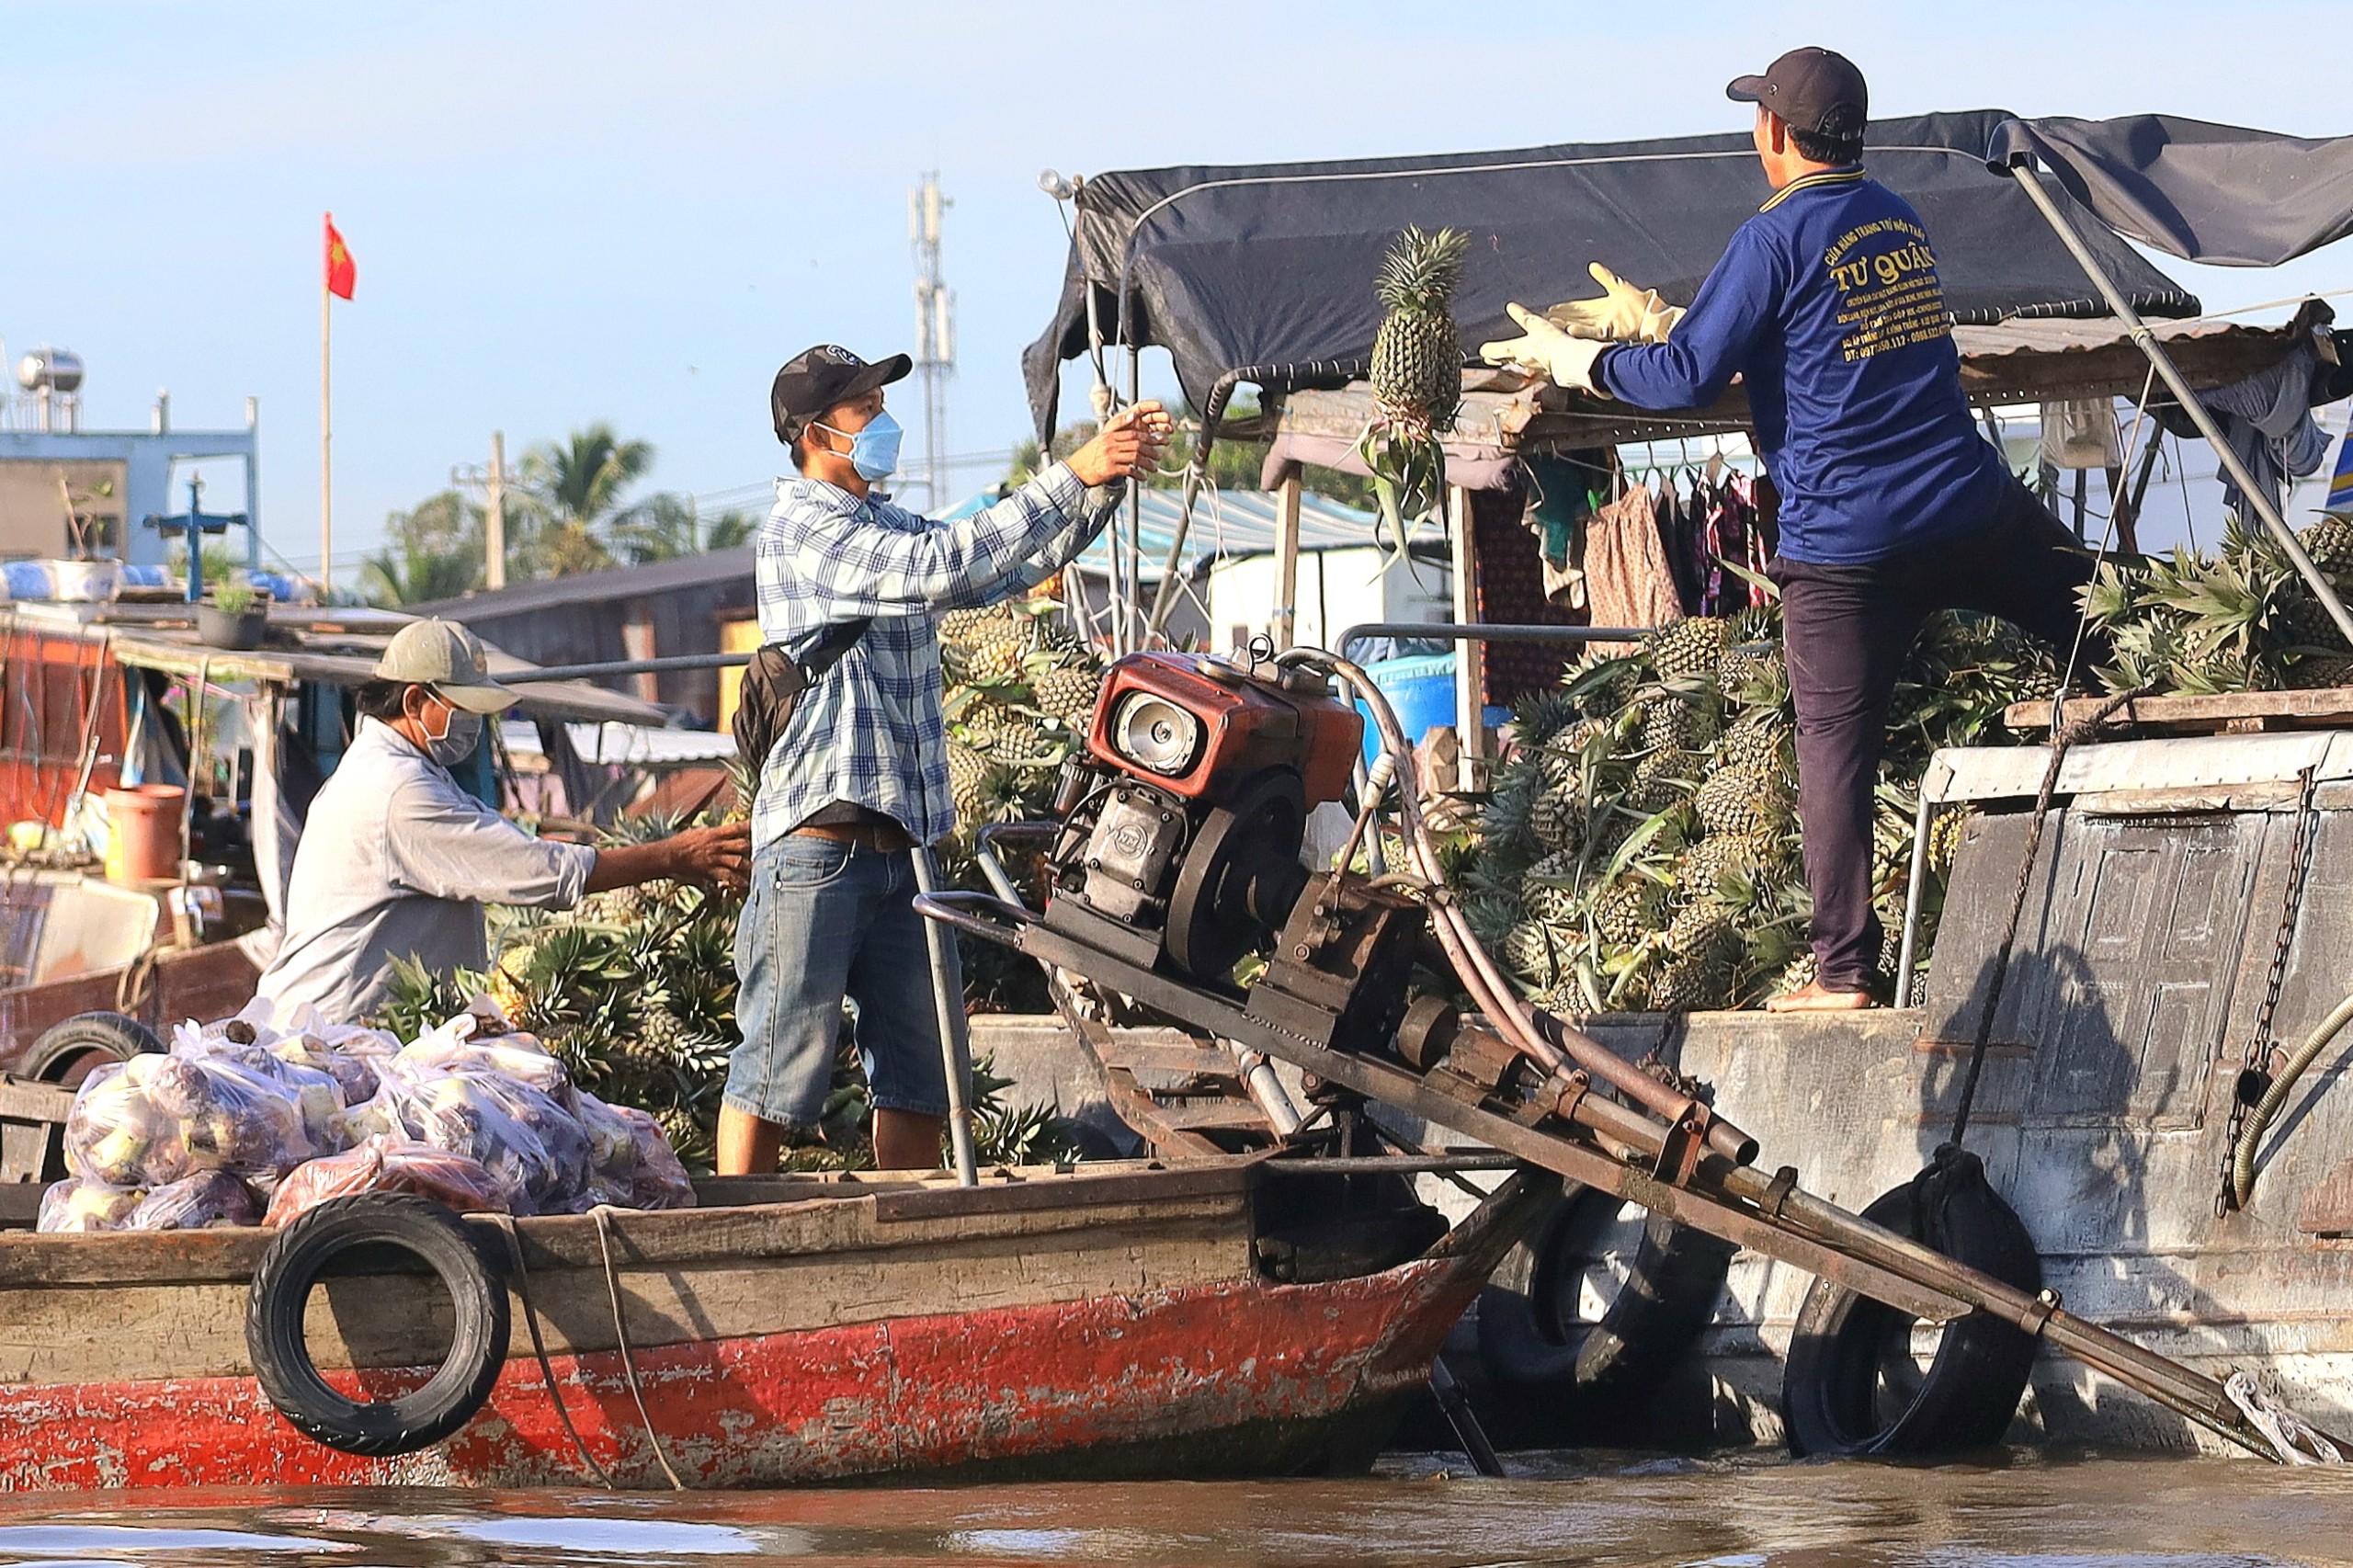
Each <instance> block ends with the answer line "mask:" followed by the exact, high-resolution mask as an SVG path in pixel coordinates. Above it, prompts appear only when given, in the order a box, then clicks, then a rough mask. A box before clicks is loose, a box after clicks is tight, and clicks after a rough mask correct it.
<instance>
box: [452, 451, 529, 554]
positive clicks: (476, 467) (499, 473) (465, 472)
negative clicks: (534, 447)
mask: <svg viewBox="0 0 2353 1568" xmlns="http://www.w3.org/2000/svg"><path fill="white" fill-rule="evenodd" d="M519 478H521V475H519V474H517V472H515V471H514V470H513V469H510V468H508V467H507V466H506V431H504V430H493V431H492V432H491V433H490V466H489V467H487V468H484V467H483V466H481V465H480V464H476V463H460V464H458V465H457V466H455V467H453V468H451V469H450V470H449V483H451V484H453V485H456V486H458V487H459V488H460V489H463V490H479V491H481V492H482V529H483V552H482V555H483V559H482V582H483V587H484V588H487V589H491V590H493V591H495V590H497V589H499V588H503V587H505V586H506V487H507V486H508V485H510V484H513V483H516V482H517V480H518V479H519Z"/></svg>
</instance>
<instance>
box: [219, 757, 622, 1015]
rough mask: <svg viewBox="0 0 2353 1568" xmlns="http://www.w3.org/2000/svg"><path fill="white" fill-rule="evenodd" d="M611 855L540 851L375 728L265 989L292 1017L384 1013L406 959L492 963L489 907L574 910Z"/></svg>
mask: <svg viewBox="0 0 2353 1568" xmlns="http://www.w3.org/2000/svg"><path fill="white" fill-rule="evenodd" d="M596 864H597V852H596V851H595V850H594V849H591V848H589V847H588V846H586V845H581V844H556V843H552V842H551V841H549V840H547V839H541V838H534V837H532V836H531V835H529V834H528V833H525V832H524V831H523V830H522V829H521V828H519V827H517V826H516V825H515V824H513V823H511V822H508V821H507V820H506V818H505V817H502V816H500V815H499V814H498V813H497V812H494V811H492V810H491V809H490V808H489V807H488V806H485V805H483V803H482V802H481V801H477V800H475V799H474V798H473V797H472V795H469V794H467V793H466V792H465V791H464V790H460V788H458V783H457V780H456V779H454V778H450V776H449V769H448V768H446V767H441V766H440V765H439V764H438V763H437V762H435V761H434V760H433V759H432V758H430V757H428V756H426V755H425V754H424V753H423V752H421V751H419V750H418V749H417V748H416V747H415V746H414V745H412V744H409V743H408V741H407V740H406V739H404V737H403V736H402V735H401V733H400V732H398V731H397V730H394V729H393V728H392V726H390V725H389V724H383V723H380V722H377V721H376V720H373V719H368V720H363V721H361V722H360V726H359V733H358V735H357V736H355V737H354V738H353V740H352V743H351V749H350V750H348V751H347V752H345V753H344V754H343V761H342V762H341V763H340V764H338V765H337V766H336V767H335V774H334V776H333V777H332V778H328V780H327V781H326V784H325V785H324V787H323V788H322V789H321V790H319V792H318V795H317V797H316V798H315V799H314V800H313V801H312V802H311V813H310V817H309V819H308V820H307V821H306V822H305V823H304V824H303V826H302V838H301V843H300V844H299V845H298V846H296V847H295V850H294V872H293V876H292V878H291V879H290V881H289V883H288V887H287V892H286V936H285V938H284V940H282V941H281V942H280V943H279V944H278V957H277V959H276V960H274V961H272V963H271V964H270V966H269V969H268V971H267V972H266V973H264V974H263V975H262V977H261V981H260V983H259V984H258V986H257V987H256V989H257V990H258V991H259V992H260V994H262V995H264V996H267V997H268V998H269V999H270V1001H271V1002H272V1003H273V1004H275V1005H276V1006H277V1008H278V1013H279V1015H280V1016H281V1017H283V1016H284V1015H285V1013H286V1012H287V1011H288V1009H289V1008H290V1007H291V1006H294V1005H295V1004H297V1003H309V1004H310V1005H311V1006H313V1007H316V1008H317V1009H318V1010H319V1012H320V1014H321V1016H322V1017H324V1019H325V1020H326V1021H327V1022H330V1023H348V1022H353V1021H356V1020H357V1019H358V1018H359V1017H362V1016H363V1015H365V1014H368V1013H370V1012H372V1011H374V1010H375V1008H377V1007H378V1006H381V1004H382V1002H383V999H384V992H385V988H386V985H387V983H389V982H390V980H391V978H392V960H395V959H403V958H414V959H415V960H417V961H418V962H420V963H422V964H423V965H425V967H426V969H428V970H431V971H435V972H437V973H446V972H448V971H450V970H453V969H476V970H478V969H481V968H483V966H484V964H486V963H487V962H488V961H489V953H488V949H487V948H486V945H485V941H484V935H483V905H484V904H486V903H504V904H517V905H522V906H525V907H529V908H537V909H568V908H570V907H571V906H572V905H574V904H575V903H579V902H580V897H581V894H582V893H583V892H585V891H586V888H587V883H588V873H589V872H590V871H591V870H592V869H595V867H596Z"/></svg>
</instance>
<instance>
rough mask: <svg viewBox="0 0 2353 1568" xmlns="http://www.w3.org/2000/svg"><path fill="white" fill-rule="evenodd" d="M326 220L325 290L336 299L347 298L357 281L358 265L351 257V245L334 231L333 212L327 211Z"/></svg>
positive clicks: (349, 296)
mask: <svg viewBox="0 0 2353 1568" xmlns="http://www.w3.org/2000/svg"><path fill="white" fill-rule="evenodd" d="M326 222H327V292H328V293H330V294H333V295H334V296H335V298H336V299H338V300H348V299H349V298H351V290H352V287H353V285H355V284H357V283H358V281H359V267H358V263H356V262H354V261H353V260H352V259H351V247H350V246H348V245H347V244H344V243H343V236H342V235H341V234H338V233H335V214H334V213H332V212H330V213H328V214H327V215H326Z"/></svg>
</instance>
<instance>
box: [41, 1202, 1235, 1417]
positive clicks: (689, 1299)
mask: <svg viewBox="0 0 2353 1568" xmlns="http://www.w3.org/2000/svg"><path fill="white" fill-rule="evenodd" d="M1251 1268H1252V1265H1251V1261H1250V1222H1249V1217H1248V1214H1247V1212H1246V1211H1245V1210H1244V1208H1243V1207H1242V1206H1241V1205H1240V1204H1238V1203H1229V1204H1226V1205H1224V1206H1222V1207H1214V1206H1199V1205H1194V1206H1187V1205H1172V1206H1170V1207H1169V1208H1167V1209H1146V1208H1141V1207H1140V1208H1139V1209H1137V1210H1134V1211H1132V1212H1131V1213H1130V1214H1129V1215H1128V1216H1127V1217H1126V1218H1125V1220H1124V1221H1123V1222H1122V1223H1120V1224H1118V1225H1112V1226H1103V1227H1097V1228H1094V1229H1090V1230H1087V1231H1085V1232H1078V1233H1069V1234H1067V1235H1064V1236H1062V1237H1059V1238H1054V1239H1052V1240H1051V1242H1042V1241H1041V1240H1040V1238H1037V1237H1031V1236H1003V1237H999V1238H996V1239H995V1240H993V1241H990V1242H988V1243H986V1244H976V1245H959V1246H953V1247H947V1248H941V1247H906V1248H901V1249H893V1250H890V1251H883V1252H863V1253H854V1254H841V1255H823V1256H803V1257H793V1258H779V1259H770V1260H767V1261H765V1262H760V1263H756V1264H746V1263H738V1262H717V1263H713V1264H710V1265H708V1266H701V1267H657V1268H644V1267H635V1266H623V1267H620V1270H619V1278H620V1292H621V1298H622V1306H623V1312H624V1313H625V1315H626V1318H627V1321H628V1324H629V1331H630V1342H631V1345H632V1346H637V1347H639V1348H651V1347H653V1346H662V1345H676V1344H687V1343H696V1342H702V1341H709V1340H714V1339H730V1338H740V1337H744V1336H746V1335H761V1334H786V1333H794V1332H801V1331H810V1330H818V1329H824V1328H829V1327H838V1326H845V1325H849V1324H861V1323H879V1322H884V1321H887V1320H891V1319H894V1318H905V1317H919V1316H927V1315H932V1314H939V1313H958V1312H980V1311H987V1310H991V1309H994V1308H1001V1307H1012V1306H1023V1305H1037V1304H1050V1303H1056V1302H1067V1301H1085V1300H1089V1299H1092V1298H1097V1297H1102V1296H1117V1295H1135V1294H1139V1293H1142V1292H1146V1291H1152V1290H1170V1289H1176V1288H1180V1287H1184V1286H1190V1285H1199V1284H1206V1283H1216V1282H1222V1281H1225V1280H1239V1279H1246V1278H1250V1275H1251ZM511 1285H512V1281H510V1288H511ZM530 1290H531V1299H532V1301H533V1303H534V1305H535V1306H536V1307H537V1309H538V1312H539V1314H540V1332H541V1334H542V1335H544V1337H545V1338H546V1340H547V1342H548V1348H549V1349H550V1350H551V1352H556V1353H562V1352H564V1351H567V1350H609V1349H613V1348H616V1347H617V1345H618V1341H617V1340H616V1338H615V1336H614V1335H613V1325H612V1308H611V1302H610V1299H609V1295H608V1288H607V1284H606V1278H605V1275H604V1271H603V1269H602V1268H601V1267H592V1268H565V1267H549V1268H534V1269H533V1270H531V1275H530ZM246 1295H247V1288H246V1286H245V1285H244V1283H243V1282H241V1281H236V1282H233V1281H225V1280H224V1281H214V1282H210V1283H203V1284H178V1285H165V1286H133V1287H106V1288H103V1289H101V1288H93V1287H84V1288H69V1289H60V1288H54V1287H41V1288H34V1289H28V1290H0V1383H7V1382H74V1381H123V1380H129V1379H137V1378H165V1377H223V1376H230V1377H233V1376H243V1375H246V1374H249V1373H250V1371H251V1370H252V1368H251V1364H250V1362H249V1360H248V1358H247V1356H246V1351H245V1339H244V1312H245V1301H246ZM304 1326H305V1335H306V1339H307V1342H308V1344H309V1346H310V1347H311V1352H312V1355H313V1358H315V1359H316V1360H317V1361H318V1362H319V1364H320V1365H322V1366H324V1367H349V1366H360V1367H404V1366H416V1365H422V1364H428V1363H430V1362H433V1361H437V1360H438V1359H439V1358H440V1357H441V1356H442V1355H443V1354H446V1351H447V1346H448V1343H449V1303H448V1298H447V1295H446V1293H445V1292H443V1291H442V1290H441V1288H440V1286H439V1283H438V1281H437V1280H433V1279H431V1278H426V1277H423V1276H418V1275H366V1276H350V1277H345V1278H335V1279H330V1280H326V1281H324V1282H323V1283H322V1284H321V1286H320V1288H319V1289H318V1290H316V1291H314V1292H313V1296H312V1299H311V1303H310V1308H309V1311H308V1312H307V1314H306V1316H305V1320H304ZM507 1354H508V1355H509V1356H510V1357H516V1358H522V1357H529V1355H530V1354H531V1348H530V1334H529V1328H528V1326H527V1325H526V1324H525V1323H524V1320H523V1314H522V1311H521V1306H520V1303H519V1301H518V1302H517V1304H516V1312H515V1320H514V1324H513V1329H512V1332H511V1335H510V1337H509V1340H508V1346H507Z"/></svg>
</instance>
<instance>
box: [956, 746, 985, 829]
mask: <svg viewBox="0 0 2353 1568" xmlns="http://www.w3.org/2000/svg"><path fill="white" fill-rule="evenodd" d="M988 774H989V764H988V759H987V758H986V757H984V756H982V755H981V754H980V753H979V752H977V751H974V750H973V749H972V747H971V746H968V745H966V744H963V743H962V742H961V741H953V740H951V741H949V743H948V793H949V798H950V799H951V800H953V801H955V803H956V820H957V822H958V823H959V824H966V823H974V822H978V821H979V820H980V815H981V785H982V782H983V780H984V779H985V778H987V777H988Z"/></svg>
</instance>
